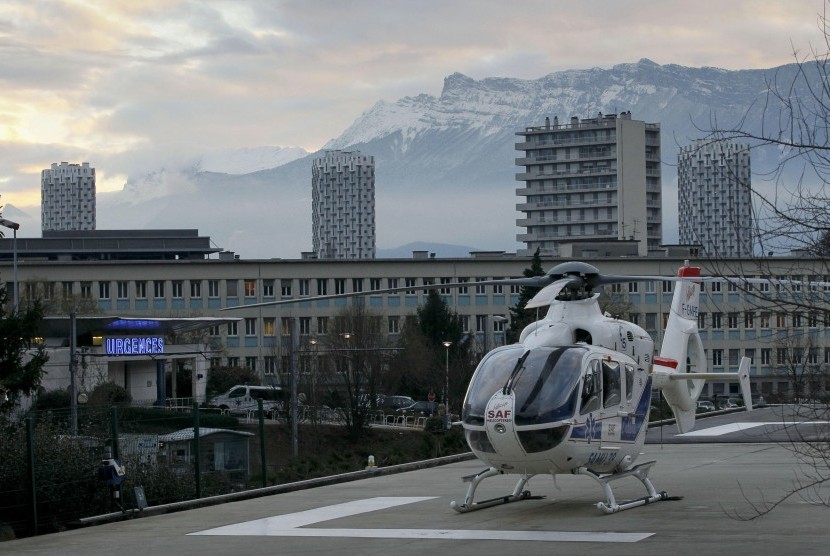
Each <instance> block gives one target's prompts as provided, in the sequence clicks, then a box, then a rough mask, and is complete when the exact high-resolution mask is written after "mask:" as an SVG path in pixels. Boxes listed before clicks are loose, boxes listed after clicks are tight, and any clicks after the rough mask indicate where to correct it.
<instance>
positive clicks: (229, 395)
mask: <svg viewBox="0 0 830 556" xmlns="http://www.w3.org/2000/svg"><path fill="white" fill-rule="evenodd" d="M285 396H286V393H285V391H283V389H282V388H280V387H279V386H248V385H237V386H234V387H232V388H231V389H230V390H228V391H227V392H225V393H224V394H219V395H218V396H216V397H214V398H213V399H211V400H210V405H212V406H214V407H218V408H219V409H221V410H223V411H230V412H232V413H235V412H246V411H251V410H256V409H257V400H259V399H261V400H262V408H263V410H265V411H274V410H277V411H279V410H281V409H282V408H283V404H284V402H285Z"/></svg>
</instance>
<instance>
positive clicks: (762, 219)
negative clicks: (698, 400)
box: [706, 9, 830, 519]
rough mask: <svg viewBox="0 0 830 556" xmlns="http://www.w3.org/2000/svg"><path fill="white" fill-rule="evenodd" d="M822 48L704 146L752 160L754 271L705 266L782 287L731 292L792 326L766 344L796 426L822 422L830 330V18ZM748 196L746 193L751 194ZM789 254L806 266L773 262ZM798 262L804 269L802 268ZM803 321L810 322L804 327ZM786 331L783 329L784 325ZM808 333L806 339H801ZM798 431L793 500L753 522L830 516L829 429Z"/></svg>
mask: <svg viewBox="0 0 830 556" xmlns="http://www.w3.org/2000/svg"><path fill="white" fill-rule="evenodd" d="M817 22H818V26H819V28H820V30H821V31H822V32H823V35H824V41H823V43H822V44H820V45H814V46H812V47H811V48H810V49H809V51H807V52H800V51H798V50H794V52H793V57H794V63H793V64H790V65H787V66H782V67H781V68H778V69H777V70H776V71H775V72H773V73H772V74H770V77H769V78H768V79H767V82H766V90H765V91H764V92H763V93H762V94H760V95H759V97H758V99H757V101H756V102H755V104H754V105H753V106H751V107H750V109H749V110H748V111H747V112H746V113H745V115H744V117H743V118H742V119H741V120H739V121H737V122H723V121H719V119H718V117H717V115H713V116H712V119H711V121H710V122H709V126H708V129H707V130H706V131H707V133H706V140H710V141H722V140H729V141H736V142H740V143H744V144H748V145H749V146H750V149H751V150H752V153H753V154H752V155H753V176H754V177H756V178H759V179H757V180H753V183H752V195H753V211H754V213H755V214H754V225H755V238H756V245H755V252H754V256H753V258H752V260H751V261H745V260H744V261H734V260H733V261H728V260H717V259H714V258H713V259H712V260H709V261H708V266H709V267H710V269H709V270H710V271H712V272H714V273H715V274H720V275H722V276H735V275H738V276H745V277H759V278H770V279H772V280H776V279H780V280H779V281H778V282H775V281H774V282H773V283H771V284H767V285H766V286H765V285H763V284H758V283H752V282H750V281H745V282H732V283H731V284H730V285H729V287H730V288H732V289H734V290H742V291H743V292H744V298H745V299H748V300H750V303H752V304H754V307H750V310H749V311H747V313H748V314H747V315H745V318H746V319H747V322H752V320H751V319H754V318H755V316H756V314H760V315H761V318H762V319H765V318H766V319H769V318H770V315H773V316H775V317H776V318H778V319H781V322H783V319H786V320H787V326H786V327H781V328H779V329H778V330H777V332H775V333H774V334H770V335H769V336H767V337H766V338H759V340H760V341H766V342H767V344H766V345H768V346H770V347H769V348H767V349H770V350H772V352H773V353H774V355H775V365H776V368H777V369H778V373H780V374H781V376H782V378H783V377H786V380H787V382H788V383H789V384H790V385H791V388H792V392H793V395H794V396H795V401H796V402H798V403H796V404H795V405H793V406H791V407H789V408H788V409H786V410H784V409H782V414H783V412H784V411H790V410H792V412H793V415H788V417H790V418H793V419H795V420H811V421H826V420H827V417H828V410H829V409H830V406H828V403H827V396H826V390H825V388H826V369H825V362H824V358H823V355H824V351H826V350H827V347H825V345H824V344H823V343H822V342H823V335H821V336H822V337H821V338H820V337H819V335H811V334H810V333H809V330H810V329H811V328H818V325H819V324H821V325H823V326H824V327H825V328H826V327H827V326H828V321H830V319H828V316H827V315H830V306H828V296H827V292H828V291H830V288H828V287H827V286H825V285H823V284H811V283H813V282H818V281H826V280H827V279H828V278H827V277H828V276H830V269H828V259H827V256H828V254H830V247H828V246H830V189H828V186H829V185H830V32H828V31H830V27H829V26H828V17H827V11H826V9H825V11H824V13H822V14H819V15H818V18H817ZM746 185H747V186H749V184H746ZM783 253H788V254H793V253H796V254H798V256H799V257H800V259H793V258H790V259H787V261H788V262H787V263H786V266H784V265H782V263H781V262H780V260H776V259H777V257H775V256H774V255H779V254H783ZM799 260H801V261H803V262H801V263H799V262H798V261H799ZM802 319H806V320H807V321H808V322H807V323H804V322H802ZM779 326H780V324H779ZM805 329H807V330H808V332H805ZM802 430H803V429H800V428H792V429H791V438H790V442H789V443H788V447H789V448H790V449H791V451H792V452H793V453H794V454H795V455H796V457H797V460H798V461H799V462H800V464H801V473H800V474H799V476H798V479H797V480H796V482H795V483H794V486H793V488H792V490H791V491H790V492H788V493H786V494H784V495H783V496H781V497H779V498H778V499H775V500H766V501H764V502H763V503H761V504H758V505H755V506H754V507H753V512H752V515H750V516H749V517H748V518H749V519H752V518H755V517H758V516H761V515H765V514H767V513H769V512H770V511H772V510H773V509H774V508H775V507H777V506H778V505H779V504H781V503H782V502H783V501H785V500H787V499H789V498H791V497H793V496H802V497H806V498H809V499H810V500H811V501H812V502H817V503H820V504H823V505H825V506H828V507H830V496H828V494H827V487H828V480H830V437H828V433H827V432H826V428H824V429H822V428H818V427H817V428H816V429H814V430H812V431H811V432H809V433H803V432H801V431H802Z"/></svg>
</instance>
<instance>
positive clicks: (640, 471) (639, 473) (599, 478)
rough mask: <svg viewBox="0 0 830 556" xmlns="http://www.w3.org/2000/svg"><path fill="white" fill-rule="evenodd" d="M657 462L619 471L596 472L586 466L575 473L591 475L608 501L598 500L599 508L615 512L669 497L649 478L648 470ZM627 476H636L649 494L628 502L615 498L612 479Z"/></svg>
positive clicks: (608, 512) (611, 512) (606, 511)
mask: <svg viewBox="0 0 830 556" xmlns="http://www.w3.org/2000/svg"><path fill="white" fill-rule="evenodd" d="M655 463H656V462H653V461H649V462H646V463H641V464H640V465H635V466H634V467H632V468H630V469H626V470H625V471H618V472H615V473H605V474H600V473H595V472H593V471H591V470H590V469H587V468H585V467H580V468H579V469H576V470H574V474H576V475H585V476H587V477H591V478H592V479H594V480H595V481H596V482H598V483H599V484H600V486H601V487H602V490H603V491H604V492H605V497H606V499H607V502H597V508H599V509H600V510H602V511H603V512H605V513H607V514H613V513H616V512H621V511H623V510H629V509H631V508H636V507H637V506H645V505H646V504H651V503H652V502H659V501H661V500H666V499H668V497H669V495H668V494H666V492H665V491H663V492H657V491H656V490H655V488H654V485H653V484H652V483H651V479H649V478H648V472H649V471H650V470H651V467H652V466H653V465H654V464H655ZM625 477H635V478H636V479H638V480H639V481H640V482H641V483H643V486H644V487H646V491H648V496H644V497H642V498H635V499H634V500H628V501H626V502H621V503H619V504H618V503H617V500H616V499H615V498H614V492H613V491H612V490H611V484H610V483H611V481H616V480H618V479H623V478H625Z"/></svg>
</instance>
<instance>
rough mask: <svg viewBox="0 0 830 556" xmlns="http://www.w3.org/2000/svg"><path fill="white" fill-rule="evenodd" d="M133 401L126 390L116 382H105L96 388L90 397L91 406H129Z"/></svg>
mask: <svg viewBox="0 0 830 556" xmlns="http://www.w3.org/2000/svg"><path fill="white" fill-rule="evenodd" d="M132 401H133V398H132V396H130V393H129V392H127V390H126V388H124V387H122V386H118V385H117V384H115V383H114V382H105V383H104V384H99V385H98V386H96V387H95V389H94V390H93V391H92V393H91V394H90V395H89V405H91V406H104V407H109V406H113V405H129V404H130V402H132Z"/></svg>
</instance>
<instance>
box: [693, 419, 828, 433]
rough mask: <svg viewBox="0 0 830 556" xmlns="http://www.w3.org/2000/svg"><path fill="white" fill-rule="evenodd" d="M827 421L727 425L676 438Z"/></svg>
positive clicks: (824, 422)
mask: <svg viewBox="0 0 830 556" xmlns="http://www.w3.org/2000/svg"><path fill="white" fill-rule="evenodd" d="M827 423H828V421H797V422H795V421H794V422H783V421H776V422H769V423H764V422H760V423H729V424H727V425H720V426H717V427H710V428H708V429H700V430H695V431H692V432H686V433H683V434H678V435H677V436H722V435H724V434H730V433H733V432H740V431H745V430H749V429H754V428H757V427H782V428H783V427H793V426H797V425H824V424H827Z"/></svg>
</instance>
